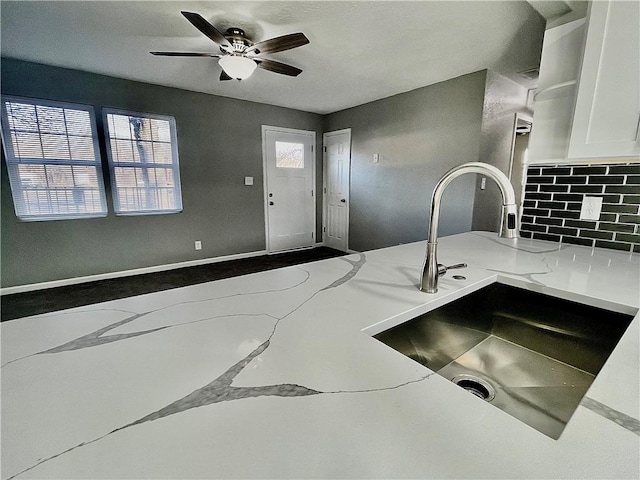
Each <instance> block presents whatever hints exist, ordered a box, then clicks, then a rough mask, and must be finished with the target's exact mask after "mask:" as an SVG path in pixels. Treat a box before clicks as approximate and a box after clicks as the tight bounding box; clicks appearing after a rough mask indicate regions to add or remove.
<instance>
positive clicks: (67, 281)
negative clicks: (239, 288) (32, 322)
mask: <svg viewBox="0 0 640 480" xmlns="http://www.w3.org/2000/svg"><path fill="white" fill-rule="evenodd" d="M266 254H267V251H266V250H259V251H257V252H249V253H238V254H235V255H225V256H222V257H213V258H202V259H199V260H189V261H186V262H179V263H170V264H166V265H155V266H153V267H144V268H134V269H133V270H122V271H119V272H108V273H99V274H97V275H87V276H84V277H74V278H63V279H62V280H52V281H50V282H41V283H31V284H28V285H17V286H15V287H6V288H0V295H10V294H12V293H23V292H32V291H35V290H43V289H45V288H55V287H64V286H66V285H77V284H79V283H85V282H95V281H98V280H108V279H110V278H120V277H130V276H132V275H140V274H143V273H154V272H164V271H167V270H175V269H176V268H184V267H195V266H198V265H207V264H209V263H218V262H225V261H227V260H238V259H240V258H250V257H257V256H260V255H266Z"/></svg>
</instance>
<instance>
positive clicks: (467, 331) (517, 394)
mask: <svg viewBox="0 0 640 480" xmlns="http://www.w3.org/2000/svg"><path fill="white" fill-rule="evenodd" d="M632 318H633V317H632V316H630V315H626V314H622V313H617V312H612V311H608V310H603V309H601V308H596V307H592V306H588V305H583V304H580V303H575V302H571V301H568V300H564V299H560V298H556V297H551V296H548V295H543V294H540V293H536V292H531V291H528V290H523V289H520V288H516V287H511V286H508V285H503V284H500V283H494V284H492V285H490V286H488V287H485V288H483V289H480V290H478V291H476V292H474V293H471V294H469V295H467V296H465V297H463V298H461V299H459V300H456V301H454V302H452V303H450V304H447V305H445V306H443V307H440V308H438V309H436V310H433V311H431V312H428V313H426V314H424V315H421V316H419V317H417V318H414V319H412V320H410V321H408V322H405V323H403V324H401V325H398V326H397V327H394V328H391V329H389V330H386V331H384V332H381V333H379V334H377V335H375V336H374V338H376V339H378V340H380V341H382V342H384V343H385V344H387V345H389V346H390V347H392V348H394V349H395V350H398V351H399V352H401V353H403V354H404V355H406V356H408V357H410V358H412V359H413V360H415V361H417V362H419V363H421V364H423V365H425V366H427V367H428V368H430V369H431V370H434V371H436V372H437V373H438V374H439V375H442V376H443V377H445V378H447V379H448V380H451V381H453V382H454V383H456V384H458V385H459V386H461V387H462V388H465V389H466V390H467V391H469V392H470V393H472V394H474V395H476V396H478V397H480V398H482V399H484V400H485V401H489V402H490V403H491V404H492V405H494V406H496V407H498V408H500V409H502V410H503V411H505V412H506V413H508V414H510V415H512V416H513V417H515V418H517V419H519V420H520V421H522V422H524V423H526V424H527V425H530V426H531V427H533V428H535V429H537V430H538V431H540V432H542V433H544V434H545V435H548V436H549V437H551V438H553V439H558V438H559V437H560V434H561V433H562V431H563V430H564V428H565V426H566V424H567V422H568V421H569V419H570V418H571V415H572V414H573V412H574V411H575V409H576V408H577V407H578V405H579V404H580V401H581V400H582V397H583V396H584V395H585V393H586V392H587V389H588V388H589V386H590V385H591V383H592V382H593V380H594V379H595V377H596V375H597V374H598V372H599V371H600V369H601V368H602V366H603V365H604V363H605V361H606V360H607V358H608V357H609V355H610V354H611V352H612V351H613V349H614V347H615V346H616V344H617V343H618V341H619V340H620V338H621V337H622V334H623V333H624V331H625V330H626V329H627V327H628V326H629V324H630V323H631V320H632Z"/></svg>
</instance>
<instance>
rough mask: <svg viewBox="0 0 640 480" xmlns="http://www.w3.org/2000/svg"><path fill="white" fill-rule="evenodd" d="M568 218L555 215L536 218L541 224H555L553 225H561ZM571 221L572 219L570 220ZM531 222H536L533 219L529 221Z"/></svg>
mask: <svg viewBox="0 0 640 480" xmlns="http://www.w3.org/2000/svg"><path fill="white" fill-rule="evenodd" d="M565 221H566V220H564V219H562V218H553V217H537V219H536V220H535V222H536V223H538V224H540V225H553V226H556V227H558V226H560V225H562V224H563V223H564V222H565ZM569 221H571V220H569ZM529 223H534V222H533V221H531V222H529Z"/></svg>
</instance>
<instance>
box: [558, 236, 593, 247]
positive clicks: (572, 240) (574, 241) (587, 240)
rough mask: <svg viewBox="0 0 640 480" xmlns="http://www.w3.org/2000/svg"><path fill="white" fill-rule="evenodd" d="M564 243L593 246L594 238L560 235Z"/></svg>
mask: <svg viewBox="0 0 640 480" xmlns="http://www.w3.org/2000/svg"><path fill="white" fill-rule="evenodd" d="M562 241H563V242H564V243H572V244H574V245H584V246H585V247H593V242H594V240H592V239H590V238H580V237H562Z"/></svg>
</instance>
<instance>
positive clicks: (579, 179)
mask: <svg viewBox="0 0 640 480" xmlns="http://www.w3.org/2000/svg"><path fill="white" fill-rule="evenodd" d="M542 178H544V177H542ZM555 183H558V184H560V185H564V184H568V185H578V184H580V185H581V184H585V183H587V177H585V176H582V175H574V176H570V177H556V181H555Z"/></svg>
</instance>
